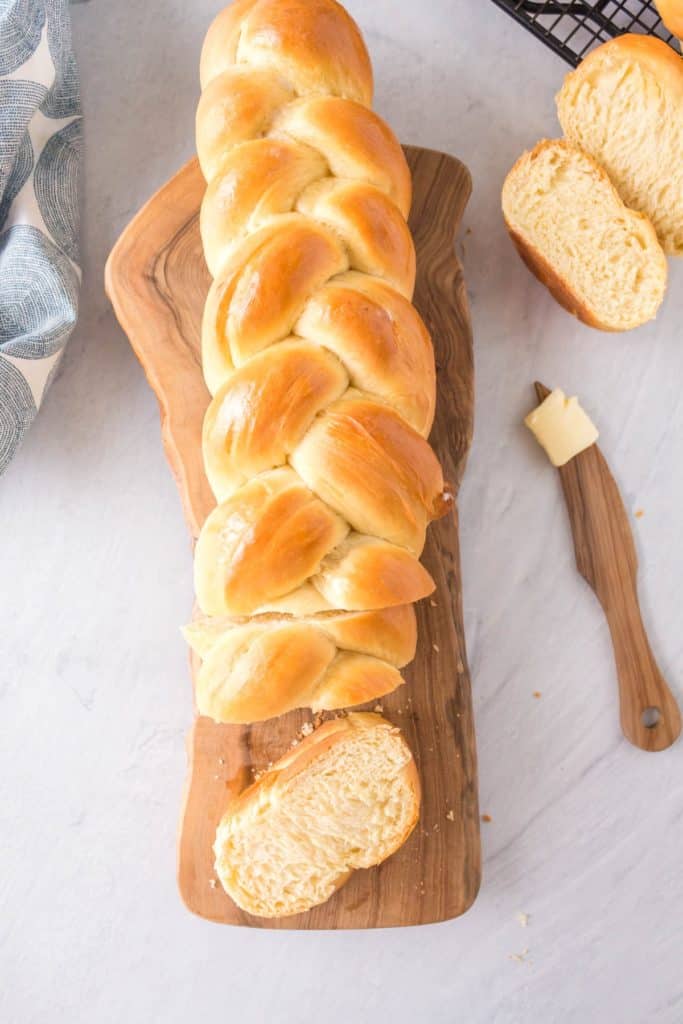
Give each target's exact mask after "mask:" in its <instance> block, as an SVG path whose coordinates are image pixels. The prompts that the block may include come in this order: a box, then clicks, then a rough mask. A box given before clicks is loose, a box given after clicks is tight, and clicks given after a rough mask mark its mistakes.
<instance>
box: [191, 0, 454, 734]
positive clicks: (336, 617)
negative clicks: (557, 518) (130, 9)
mask: <svg viewBox="0 0 683 1024" xmlns="http://www.w3.org/2000/svg"><path fill="white" fill-rule="evenodd" d="M201 81H202V89H203V92H202V96H201V100H200V103H199V107H198V110H197V152H198V156H199V161H200V164H201V167H202V170H203V173H204V175H205V177H206V179H207V182H208V185H207V190H206V194H205V197H204V201H203V204H202V209H201V218H200V227H201V235H202V241H203V245H204V250H205V254H206V260H207V264H208V266H209V269H210V271H211V274H212V276H213V283H212V285H211V289H210V292H209V295H208V298H207V301H206V307H205V313H204V318H203V324H202V361H203V368H204V375H205V379H206V383H207V386H208V388H209V391H210V393H211V395H212V396H213V397H212V400H211V403H210V405H209V408H208V410H207V413H206V419H205V423H204V433H203V452H204V461H205V466H206V472H207V476H208V479H209V482H210V484H211V487H212V489H213V491H214V493H215V495H216V499H217V501H218V505H217V507H216V508H215V509H214V511H213V512H212V513H211V514H210V515H209V517H208V519H207V520H206V523H205V524H204V526H203V528H202V531H201V533H200V536H199V539H198V541H197V545H196V549H195V589H196V593H197V600H198V604H199V606H200V608H201V610H202V612H203V613H204V615H205V616H208V617H210V619H215V621H213V622H211V623H210V624H209V625H207V623H206V621H204V623H203V624H202V625H200V626H197V625H196V624H194V625H192V626H190V627H188V632H187V636H188V639H189V641H190V642H191V643H192V644H193V646H195V647H196V648H197V650H198V653H200V655H201V656H203V657H204V659H205V660H204V664H203V666H202V670H201V672H200V673H199V679H198V687H197V700H198V703H199V706H200V710H203V711H204V712H205V713H207V714H210V715H211V716H212V717H214V718H216V719H217V720H218V721H228V722H245V721H255V720H260V719H262V718H267V717H271V716H274V715H278V714H281V713H283V712H285V711H288V710H290V709H291V708H293V707H305V706H310V707H313V708H320V709H322V708H328V709H329V708H336V707H343V706H350V705H353V704H356V703H361V702H365V701H368V700H373V699H375V698H377V697H378V696H381V695H382V694H384V693H387V692H389V691H390V690H393V689H394V688H395V687H396V686H397V685H398V684H399V683H400V682H401V677H400V675H399V673H398V668H399V667H401V666H402V665H403V664H405V663H406V662H407V661H408V660H410V658H412V656H413V653H414V633H415V625H414V613H413V610H412V608H409V607H407V606H408V605H410V603H411V602H413V601H417V600H419V599H420V598H423V597H425V596H426V595H427V594H429V593H431V591H432V590H433V588H434V584H433V581H432V579H431V577H430V575H429V573H428V572H427V571H426V570H425V569H424V567H423V566H422V565H421V564H420V562H419V556H420V554H421V551H422V548H423V545H424V540H425V531H426V528H427V525H428V524H429V521H430V520H431V519H433V518H435V517H437V516H440V515H442V514H444V512H445V511H446V510H447V509H448V507H449V504H450V501H451V496H450V494H449V492H448V489H447V487H446V486H445V485H444V481H443V477H442V473H441V467H440V465H439V462H438V460H437V458H436V456H435V455H434V452H433V451H432V449H431V448H430V446H429V444H428V442H427V440H426V437H427V435H428V434H429V431H430V428H431V425H432V420H433V416H434V402H435V370H434V357H433V351H432V346H431V341H430V338H429V335H428V332H427V330H426V328H425V326H424V324H423V322H422V321H421V319H420V317H419V315H418V314H417V312H416V310H415V309H414V307H413V306H412V305H411V301H410V300H411V297H412V291H413V286H414V279H415V253H414V248H413V243H412V239H411V236H410V232H409V230H408V227H407V224H406V216H407V214H408V209H409V205H410V192H411V182H410V172H409V169H408V166H407V164H406V161H405V157H404V155H403V151H402V149H401V147H400V145H399V143H398V142H397V140H396V138H395V137H394V135H393V134H392V132H391V131H390V129H389V128H388V127H387V125H386V124H384V122H383V121H382V120H380V118H379V117H378V116H377V115H376V114H374V113H373V112H372V111H371V110H370V108H369V104H370V102H371V94H372V71H371V67H370V63H369V58H368V55H367V51H366V49H365V45H364V43H363V40H362V38H361V35H360V32H359V30H358V28H357V26H356V25H355V23H354V22H353V21H352V19H351V18H350V17H349V15H348V14H347V13H346V12H345V11H344V9H343V8H342V7H340V6H339V4H337V3H336V2H335V0H236V2H235V3H234V4H233V5H232V6H231V7H229V8H227V9H226V10H224V11H223V12H222V13H221V14H219V15H218V17H217V18H216V20H215V21H214V23H213V24H212V26H211V28H210V29H209V32H208V35H207V37H206V40H205V43H204V47H203V51H202V59H201ZM360 612H362V613H365V614H364V615H362V616H360V617H359V616H358V615H357V614H356V613H360ZM332 613H334V614H332ZM235 617H238V618H237V620H236V619H235ZM245 617H246V619H245ZM397 623H398V628H396V624H397ZM359 633H362V634H363V636H362V637H361V639H358V634H359ZM373 633H374V634H375V635H373ZM402 633H403V635H401V634H402ZM198 638H199V639H198Z"/></svg>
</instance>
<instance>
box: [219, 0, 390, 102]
mask: <svg viewBox="0 0 683 1024" xmlns="http://www.w3.org/2000/svg"><path fill="white" fill-rule="evenodd" d="M304 26H305V29H304ZM237 61H246V62H248V63H253V64H255V65H256V66H257V67H258V66H259V64H262V63H265V62H267V63H268V65H269V66H271V67H275V68H277V70H278V71H279V72H280V73H281V74H282V76H283V77H284V78H287V79H288V80H289V81H291V82H292V83H293V84H294V86H295V87H296V88H297V91H298V92H299V93H300V94H301V95H306V94H307V93H309V92H318V91H321V90H324V91H326V92H329V93H331V94H332V95H333V96H343V97H347V98H349V99H355V100H358V101H359V102H361V103H366V104H369V103H371V102H372V68H371V66H370V58H369V56H368V52H367V49H366V47H365V43H364V42H363V37H362V36H361V34H360V31H359V29H358V26H357V25H356V23H355V22H354V21H353V19H352V18H351V17H350V16H349V15H348V14H347V12H346V11H345V10H344V8H343V7H341V6H340V4H338V3H336V2H335V0H237V2H236V3H233V4H231V6H230V7H226V9H225V10H223V11H221V13H220V14H219V15H218V16H217V17H216V18H215V20H214V21H213V23H212V25H211V26H210V28H209V31H208V32H207V35H206V39H205V40H204V46H203V48H202V55H201V61H200V79H201V84H202V89H204V88H206V86H207V84H208V83H209V82H210V81H211V80H212V79H213V78H215V77H216V75H218V74H220V73H221V72H222V71H224V70H225V69H226V68H227V67H229V66H230V65H232V64H234V63H236V62H237Z"/></svg>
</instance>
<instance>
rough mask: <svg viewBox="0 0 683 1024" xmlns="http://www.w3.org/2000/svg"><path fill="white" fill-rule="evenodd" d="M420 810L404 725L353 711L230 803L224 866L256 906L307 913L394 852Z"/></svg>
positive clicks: (265, 912) (225, 878)
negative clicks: (360, 870) (398, 726)
mask: <svg viewBox="0 0 683 1024" xmlns="http://www.w3.org/2000/svg"><path fill="white" fill-rule="evenodd" d="M419 813H420V783H419V778H418V774H417V769H416V767H415V762H414V760H413V756H412V754H411V752H410V748H409V747H408V745H407V743H406V741H405V740H404V739H403V737H402V736H401V733H400V732H399V730H398V729H396V728H394V727H393V726H392V725H391V724H390V723H389V722H387V721H386V720H385V719H384V718H382V717H381V716H380V715H375V714H367V713H357V714H350V715H348V717H346V718H338V719H335V720H334V721H332V722H326V723H325V725H323V726H321V727H320V728H319V729H316V730H315V732H313V733H312V734H311V735H310V736H308V737H307V738H306V739H304V740H303V741H302V742H301V743H300V744H299V746H297V747H296V748H295V749H294V750H293V751H291V752H290V753H287V754H286V755H285V756H284V757H283V758H281V759H280V761H278V762H277V764H275V765H274V766H273V767H272V769H271V770H270V771H268V772H266V774H265V775H263V776H262V777H261V778H260V779H259V781H258V782H256V783H254V784H253V785H252V786H250V787H249V788H248V789H246V790H245V791H244V792H243V793H242V794H241V795H240V796H239V797H238V798H237V799H236V800H235V801H234V802H233V803H232V804H231V805H230V807H229V808H228V810H227V812H226V814H225V815H224V816H223V819H222V821H221V822H220V824H219V826H218V830H217V833H216V842H215V845H214V852H215V854H216V873H217V875H218V878H219V879H220V881H221V884H222V885H223V888H224V889H225V891H226V892H227V893H228V895H229V896H231V897H232V899H233V900H234V901H235V903H236V904H237V905H238V906H239V907H241V908H242V910H245V911H246V912H247V913H249V914H254V915H256V916H259V917H270V918H273V917H285V916H288V915H290V914H298V913H301V912H302V911H305V910H310V908H311V907H315V906H317V905H318V904H319V903H324V902H325V900H327V899H329V897H330V896H331V895H332V894H333V893H334V892H335V891H336V890H337V889H338V888H339V887H340V886H341V885H343V884H344V882H345V881H347V879H348V878H349V876H350V875H351V873H352V871H354V870H355V869H357V868H369V867H372V866H374V865H376V864H380V863H381V862H382V861H383V860H386V858H387V857H389V856H391V854H392V853H394V852H395V851H396V850H397V849H398V848H399V847H400V846H401V845H402V844H403V843H404V842H405V840H406V839H407V838H408V836H409V835H410V833H411V832H412V830H413V828H414V827H415V824H416V822H417V819H418V816H419Z"/></svg>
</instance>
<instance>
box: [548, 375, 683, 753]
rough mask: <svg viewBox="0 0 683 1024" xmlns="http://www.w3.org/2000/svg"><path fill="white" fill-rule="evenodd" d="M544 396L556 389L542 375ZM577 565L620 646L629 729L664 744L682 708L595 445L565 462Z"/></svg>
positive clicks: (646, 744) (656, 746)
mask: <svg viewBox="0 0 683 1024" xmlns="http://www.w3.org/2000/svg"><path fill="white" fill-rule="evenodd" d="M534 387H535V389H536V394H537V395H538V400H539V402H542V401H543V400H544V399H545V398H547V396H548V395H549V394H550V390H549V388H546V387H545V386H544V385H543V384H540V383H539V382H538V381H537V382H536V384H535V385H534ZM559 473H560V480H561V481H562V489H563V490H564V496H565V499H566V502H567V509H568V511H569V521H570V524H571V529H572V536H573V538H574V550H575V552H576V565H577V568H578V570H579V572H580V573H581V575H582V576H583V578H584V579H585V580H586V581H587V582H588V583H589V584H590V586H591V587H592V588H593V590H594V591H595V593H596V595H597V598H598V600H599V601H600V604H601V605H602V607H603V610H604V612H605V616H606V617H607V622H608V624H609V629H610V634H611V636H612V645H613V647H614V656H615V659H616V665H617V675H618V678H619V706H620V718H621V728H622V732H623V733H624V736H625V737H626V738H627V739H628V740H630V741H631V743H633V744H635V746H636V747H640V748H641V749H642V750H665V749H666V748H667V747H670V746H671V744H672V743H673V742H674V741H675V740H676V739H677V737H678V736H679V734H680V731H681V714H680V711H679V708H678V705H677V703H676V700H675V699H674V696H673V694H672V693H671V690H670V689H669V687H668V685H667V683H666V681H665V679H664V677H663V676H662V673H661V672H660V670H659V668H658V666H657V662H656V661H655V658H654V655H653V653H652V650H651V648H650V644H649V641H648V638H647V633H646V632H645V626H644V625H643V619H642V616H641V612H640V606H639V603H638V589H637V583H636V576H637V573H638V558H637V556H636V549H635V544H634V542H633V535H632V533H631V527H630V524H629V519H628V515H627V513H626V509H625V508H624V503H623V501H622V498H621V495H620V493H619V488H618V487H617V485H616V482H615V480H614V477H613V476H612V474H611V472H610V469H609V466H608V465H607V463H606V462H605V459H604V456H603V454H602V452H601V451H600V449H599V448H598V446H597V444H594V445H591V447H590V448H586V449H585V450H584V451H582V452H580V453H579V454H578V455H575V456H574V458H573V459H570V460H569V462H567V463H566V464H565V465H564V466H561V467H560V469H559Z"/></svg>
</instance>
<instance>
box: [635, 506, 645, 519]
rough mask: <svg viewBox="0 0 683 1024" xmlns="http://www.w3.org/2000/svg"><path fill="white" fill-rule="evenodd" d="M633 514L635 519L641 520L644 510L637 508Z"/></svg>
mask: <svg viewBox="0 0 683 1024" xmlns="http://www.w3.org/2000/svg"><path fill="white" fill-rule="evenodd" d="M633 514H634V516H635V517H636V519H642V518H643V516H644V515H645V509H644V508H637V509H636V510H635V512H634V513H633Z"/></svg>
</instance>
